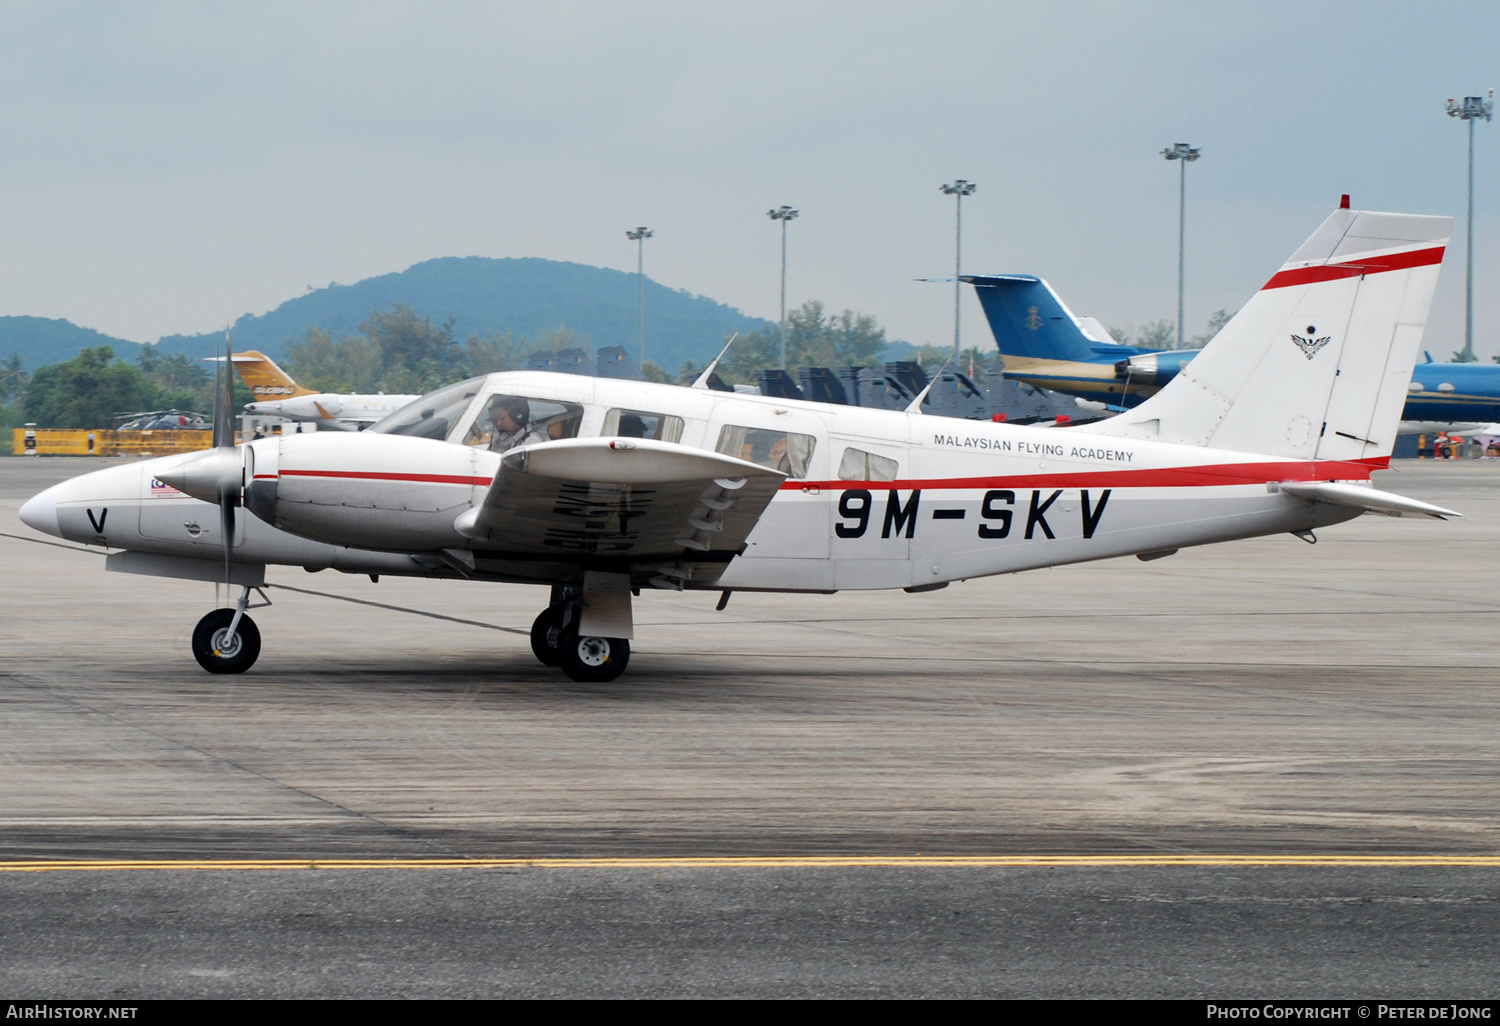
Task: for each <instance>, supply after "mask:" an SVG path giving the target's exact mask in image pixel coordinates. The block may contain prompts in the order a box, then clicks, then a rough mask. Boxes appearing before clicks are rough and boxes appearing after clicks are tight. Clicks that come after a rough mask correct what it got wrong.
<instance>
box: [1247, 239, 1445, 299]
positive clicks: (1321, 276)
mask: <svg viewBox="0 0 1500 1026" xmlns="http://www.w3.org/2000/svg"><path fill="white" fill-rule="evenodd" d="M1442 262H1443V247H1442V246H1434V247H1432V248H1431V249H1416V250H1412V251H1411V252H1409V253H1390V254H1387V255H1385V256H1374V257H1369V258H1368V259H1366V260H1362V261H1360V262H1359V263H1357V264H1319V265H1317V266H1316V267H1296V268H1293V269H1292V270H1289V271H1277V272H1276V273H1275V274H1273V275H1271V280H1270V281H1268V282H1266V283H1265V284H1264V285H1262V286H1261V291H1265V290H1266V289H1284V288H1287V287H1288V286H1291V285H1311V284H1313V283H1314V282H1319V281H1337V280H1338V279H1340V278H1357V277H1359V276H1360V275H1363V274H1379V273H1380V272H1382V271H1404V270H1406V269H1407V268H1409V267H1426V266H1428V265H1429V264H1440V263H1442Z"/></svg>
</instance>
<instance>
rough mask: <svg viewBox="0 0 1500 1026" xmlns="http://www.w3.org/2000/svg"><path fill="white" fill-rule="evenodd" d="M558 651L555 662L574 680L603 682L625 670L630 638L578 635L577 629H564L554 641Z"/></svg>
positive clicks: (586, 682)
mask: <svg viewBox="0 0 1500 1026" xmlns="http://www.w3.org/2000/svg"><path fill="white" fill-rule="evenodd" d="M557 654H558V657H559V659H558V665H559V666H561V667H562V671H563V673H566V674H567V675H568V676H569V677H571V678H572V679H573V680H576V681H579V682H581V683H584V684H602V683H604V682H606V681H611V680H614V679H615V678H616V677H618V676H619V675H620V674H622V673H624V672H625V666H626V664H628V663H629V662H630V642H628V641H626V640H625V639H624V638H596V637H591V636H589V635H583V636H581V637H580V636H579V634H578V632H577V631H576V630H567V631H564V632H563V636H562V638H561V639H560V640H559V641H558V643H557Z"/></svg>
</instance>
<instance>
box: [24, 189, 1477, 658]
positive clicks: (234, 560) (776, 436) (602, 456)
mask: <svg viewBox="0 0 1500 1026" xmlns="http://www.w3.org/2000/svg"><path fill="white" fill-rule="evenodd" d="M1450 228H1451V219H1450V218H1446V217H1421V216H1415V215H1404V214H1383V213H1370V212H1360V211H1351V210H1347V209H1341V210H1337V211H1335V212H1334V213H1333V214H1332V215H1331V216H1330V217H1329V218H1328V220H1327V221H1325V222H1324V223H1323V225H1322V226H1321V227H1319V228H1318V230H1317V231H1316V232H1314V233H1313V235H1312V237H1311V238H1309V239H1308V241H1307V242H1306V243H1305V244H1304V245H1303V246H1302V247H1301V248H1300V249H1298V250H1297V252H1296V253H1294V254H1293V255H1292V258H1291V260H1289V261H1288V262H1287V263H1286V264H1285V265H1284V266H1283V267H1282V268H1281V270H1280V271H1278V272H1277V273H1276V274H1275V275H1274V276H1273V277H1272V278H1271V279H1270V281H1268V282H1267V283H1266V285H1265V286H1264V287H1263V288H1262V289H1261V290H1260V291H1259V292H1258V293H1256V295H1255V296H1254V297H1253V298H1252V299H1251V300H1250V301H1249V302H1248V303H1246V304H1245V306H1244V307H1243V308H1242V309H1241V310H1240V312H1239V314H1238V315H1237V316H1236V317H1235V318H1234V320H1233V321H1231V323H1230V324H1229V325H1228V326H1226V327H1225V328H1224V330H1223V331H1221V332H1220V333H1219V335H1218V337H1217V338H1216V339H1215V340H1214V341H1213V342H1212V343H1211V344H1210V345H1209V346H1208V347H1207V348H1206V349H1205V350H1204V351H1203V353H1202V354H1201V355H1200V356H1199V357H1198V358H1197V359H1195V360H1194V361H1193V362H1192V363H1191V364H1190V365H1189V366H1187V367H1186V368H1184V369H1183V371H1182V372H1181V373H1180V374H1179V375H1178V376H1177V377H1176V378H1175V379H1174V380H1173V381H1172V382H1170V383H1169V384H1168V385H1167V386H1166V387H1164V388H1163V389H1162V390H1161V391H1160V392H1159V393H1158V394H1157V395H1155V396H1154V397H1152V398H1151V399H1150V400H1148V401H1147V402H1144V403H1142V404H1141V405H1139V406H1137V407H1135V408H1134V409H1132V410H1130V411H1128V412H1126V413H1123V414H1121V415H1120V416H1118V417H1116V418H1114V419H1112V420H1107V421H1103V422H1101V423H1097V424H1091V425H1088V426H1086V427H1080V428H1064V429H1058V428H1033V427H1024V426H1017V425H1011V424H1004V423H988V422H975V421H965V420H954V419H948V418H942V417H933V416H924V415H922V414H921V413H920V402H921V397H918V401H917V402H916V403H913V407H912V408H911V409H908V410H907V411H906V412H893V411H881V410H872V409H864V408H859V407H848V406H829V405H822V404H817V403H809V402H796V401H791V400H786V399H777V398H772V397H762V396H749V395H739V394H727V393H722V392H715V391H710V390H707V389H705V388H680V387H676V386H670V385H653V384H647V383H641V382H634V381H617V380H611V379H605V378H588V377H580V376H577V375H569V374H550V373H534V372H524V373H504V374H491V375H489V376H487V377H481V378H474V379H472V380H469V381H463V382H459V383H458V384H455V385H450V386H448V387H447V388H443V389H440V390H438V391H436V392H433V393H432V394H430V395H427V396H423V397H422V398H421V399H419V400H418V401H416V402H414V403H412V404H411V405H410V406H408V407H406V408H405V409H403V410H401V411H399V412H398V413H397V414H395V415H393V416H392V417H390V418H389V419H387V420H386V421H384V422H383V423H381V424H380V425H378V426H377V427H375V428H373V429H371V430H369V431H365V432H362V433H359V434H304V435H287V436H283V437H280V438H269V439H262V440H259V441H256V442H252V443H249V444H246V445H242V446H239V447H238V448H235V447H231V446H229V445H221V446H220V447H218V448H216V449H213V450H210V451H207V452H202V453H195V454H192V455H189V456H171V457H163V458H160V459H155V460H147V461H143V462H140V463H134V464H129V465H124V466H119V467H114V468H111V469H107V470H101V471H97V472H95V473H92V474H88V475H85V476H83V477H80V478H76V479H74V480H72V481H69V482H65V483H63V484H60V485H57V486H55V487H53V488H50V489H48V490H47V491H45V492H43V493H41V494H40V495H37V496H36V497H34V498H33V499H31V500H30V501H29V502H28V503H27V504H26V505H25V506H24V507H23V508H22V510H21V518H22V519H23V520H24V521H25V522H26V523H27V524H29V525H30V526H32V527H34V528H36V529H38V530H41V531H45V532H46V533H48V534H52V535H57V536H59V537H62V538H67V539H70V540H73V541H77V542H83V543H87V544H98V545H104V546H108V547H111V548H115V549H120V550H122V551H119V552H116V553H113V554H111V555H110V556H109V557H108V559H107V561H106V567H107V568H108V569H112V570H123V571H126V572H134V573H144V574H156V575H160V576H168V577H185V578H196V579H202V580H225V579H226V578H228V579H229V580H231V581H233V582H234V583H236V584H238V585H241V586H242V588H243V591H242V593H241V595H240V598H239V601H238V604H237V605H236V607H235V608H233V609H227V608H226V609H218V610H214V611H213V612H210V613H209V614H208V615H206V616H205V617H204V618H203V619H202V620H201V621H200V622H199V624H198V626H197V629H196V630H195V631H194V634H193V650H194V653H195V655H196V656H197V658H198V660H199V662H200V663H201V664H202V665H203V666H204V667H205V668H207V669H208V670H210V671H211V672H228V673H234V672H240V671H242V670H244V669H246V668H248V667H249V666H250V664H251V663H253V662H254V661H255V658H256V655H257V654H258V652H259V648H260V637H259V633H258V631H257V630H256V628H255V625H254V624H253V623H252V622H251V620H250V618H249V617H247V616H246V615H245V611H246V609H247V608H249V605H250V598H251V595H252V592H253V590H254V589H256V588H257V587H259V586H261V585H262V584H263V583H264V578H265V570H266V567H267V565H273V564H274V565H291V566H302V567H306V568H309V569H321V568H326V567H333V568H335V569H338V570H343V571H346V572H351V573H365V574H370V575H371V576H372V577H375V576H378V575H380V574H401V575H408V576H422V577H444V578H476V579H483V580H491V581H507V582H520V583H533V584H541V585H548V586H550V587H551V600H550V602H549V603H548V606H547V608H546V609H545V610H544V611H543V612H542V613H541V614H540V615H539V616H538V617H537V620H536V623H535V625H534V626H533V629H532V646H533V649H534V651H535V652H536V654H537V656H538V658H540V659H541V660H542V661H543V662H545V663H549V664H560V665H561V667H562V668H563V670H564V671H566V672H567V674H568V675H569V676H571V677H572V678H573V679H575V680H610V679H613V678H614V677H616V676H618V675H619V673H620V672H621V671H622V670H623V669H624V667H625V663H626V661H627V660H628V658H629V651H630V645H629V642H630V639H632V638H633V637H634V631H633V624H632V618H631V597H632V595H633V594H638V593H639V591H640V589H643V588H667V589H684V588H687V589H709V590H718V591H721V592H724V593H725V595H724V599H725V600H727V597H728V595H727V593H728V592H730V591H732V590H737V589H745V590H762V591H795V592H820V593H826V592H833V591H837V590H839V589H844V588H856V589H858V588H903V589H905V590H907V591H927V590H931V589H935V588H941V587H944V586H945V585H947V584H948V583H949V582H952V581H959V580H964V579H966V578H970V577H981V576H984V575H987V574H1000V573H1011V572H1015V571H1018V570H1030V569H1034V568H1038V567H1046V566H1055V565H1057V564H1060V563H1075V562H1080V561H1084V560H1093V559H1104V558H1108V557H1112V556H1127V555H1136V556H1139V557H1140V558H1142V559H1154V558H1157V557H1160V556H1167V555H1170V554H1172V553H1174V552H1176V551H1177V550H1178V549H1180V548H1183V547H1185V546H1189V545H1204V544H1208V543H1211V542H1222V541H1230V540H1233V539H1237V538H1249V537H1254V536H1257V535H1270V534H1279V533H1284V532H1290V533H1292V534H1295V535H1298V536H1300V537H1302V538H1304V539H1305V540H1308V541H1313V540H1315V539H1314V538H1313V536H1312V534H1311V532H1312V531H1313V529H1315V528H1319V527H1323V526H1327V525H1330V524H1336V523H1339V522H1341V521H1345V520H1349V519H1351V518H1353V517H1356V516H1359V515H1360V514H1361V513H1367V512H1368V513H1378V514H1383V515H1390V516H1408V515H1424V516H1432V517H1438V518H1444V517H1448V516H1456V515H1457V514H1455V513H1453V512H1452V511H1450V510H1446V509H1442V508H1440V507H1437V506H1432V505H1429V504H1427V503H1423V502H1418V501H1415V500H1412V499H1408V498H1405V497H1402V496H1399V495H1394V494H1391V493H1389V492H1384V491H1380V490H1377V489H1375V488H1372V487H1371V486H1370V473H1371V471H1373V470H1375V469H1378V468H1381V467H1384V466H1385V465H1386V464H1387V462H1388V460H1389V457H1390V453H1391V446H1392V442H1393V441H1394V438H1395V430H1396V423H1397V420H1398V419H1399V417H1400V415H1401V408H1402V404H1403V402H1404V400H1405V397H1406V391H1407V382H1408V381H1410V380H1411V369H1412V365H1413V363H1414V362H1415V359H1416V354H1417V350H1418V348H1419V346H1420V342H1421V336H1422V329H1423V326H1424V323H1425V321H1426V318H1427V311H1428V307H1429V306H1430V304H1431V300H1432V294H1433V289H1434V287H1435V285H1436V282H1437V274H1438V269H1439V265H1440V262H1441V260H1442V255H1443V250H1444V247H1445V245H1446V243H1447V241H1448V235H1449V231H1450ZM225 437H228V436H227V435H226V436H225ZM510 446H514V447H513V448H508V447H510ZM241 505H243V507H244V508H246V509H248V510H249V511H250V513H252V514H253V516H248V517H247V516H236V509H237V508H238V507H239V506H241ZM215 506H217V507H218V509H217V510H216V509H215V508H214V507H215ZM221 551H222V553H223V556H222V559H221V558H220V553H221Z"/></svg>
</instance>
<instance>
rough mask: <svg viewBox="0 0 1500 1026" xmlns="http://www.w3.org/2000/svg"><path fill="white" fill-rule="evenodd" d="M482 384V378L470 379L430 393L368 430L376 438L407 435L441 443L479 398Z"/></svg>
mask: <svg viewBox="0 0 1500 1026" xmlns="http://www.w3.org/2000/svg"><path fill="white" fill-rule="evenodd" d="M483 384H484V379H483V378H470V379H469V380H468V381H460V382H458V383H457V384H455V385H449V386H447V387H446V388H440V389H438V390H437V391H436V392H429V393H428V394H426V395H424V396H422V397H421V398H419V399H415V400H413V401H412V402H409V403H407V404H406V405H405V406H403V407H401V409H399V410H397V411H396V412H395V413H392V414H391V415H390V416H389V417H386V418H385V419H384V420H382V421H381V422H380V423H378V424H376V425H375V426H374V427H372V428H370V430H371V431H372V432H374V433H375V434H381V435H409V436H411V437H413V438H432V439H436V440H437V441H439V442H441V441H443V440H444V439H446V438H447V437H448V428H449V427H450V426H452V424H453V422H454V421H455V420H456V419H458V418H459V417H461V416H463V412H464V410H465V409H467V408H468V406H469V403H470V401H471V400H473V398H474V397H475V396H476V395H478V394H479V389H480V387H481V386H483Z"/></svg>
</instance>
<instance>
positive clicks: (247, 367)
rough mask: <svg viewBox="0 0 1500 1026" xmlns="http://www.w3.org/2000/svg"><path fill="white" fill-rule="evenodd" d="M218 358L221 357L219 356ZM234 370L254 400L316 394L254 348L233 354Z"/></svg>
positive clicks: (260, 400)
mask: <svg viewBox="0 0 1500 1026" xmlns="http://www.w3.org/2000/svg"><path fill="white" fill-rule="evenodd" d="M219 359H221V360H222V359H223V357H220V358H219ZM233 360H234V367H235V370H237V371H239V372H240V377H241V378H244V379H245V384H246V385H247V386H249V388H250V392H251V394H253V395H254V396H255V401H256V402H263V401H266V400H273V399H290V398H292V397H294V396H299V395H317V394H318V393H317V392H316V391H315V390H313V389H311V388H303V387H302V386H301V385H299V384H297V383H296V382H295V381H293V380H292V376H291V375H290V374H288V373H287V372H286V371H284V370H282V369H281V368H280V367H278V366H277V365H276V361H275V360H273V359H271V358H270V357H269V356H267V355H266V354H265V353H261V352H257V351H256V350H254V349H249V350H246V351H245V352H243V353H235V354H234V356H233Z"/></svg>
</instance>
